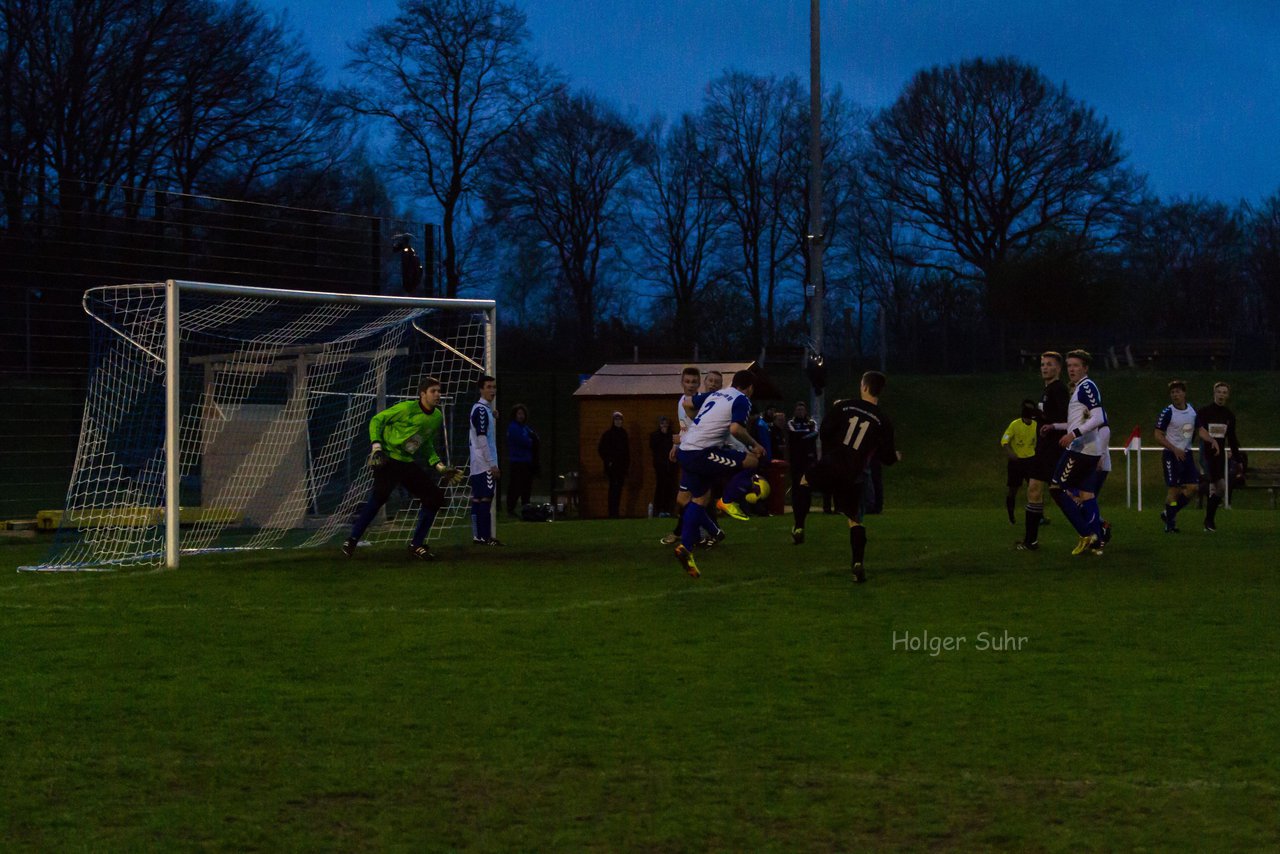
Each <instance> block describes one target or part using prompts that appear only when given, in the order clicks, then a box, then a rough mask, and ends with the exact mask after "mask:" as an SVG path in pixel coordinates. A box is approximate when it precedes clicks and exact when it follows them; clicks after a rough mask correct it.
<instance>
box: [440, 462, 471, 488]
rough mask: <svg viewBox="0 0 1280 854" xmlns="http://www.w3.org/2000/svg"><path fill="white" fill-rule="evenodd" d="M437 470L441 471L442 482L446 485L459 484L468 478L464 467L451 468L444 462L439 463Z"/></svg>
mask: <svg viewBox="0 0 1280 854" xmlns="http://www.w3.org/2000/svg"><path fill="white" fill-rule="evenodd" d="M436 471H438V472H440V482H441V483H442V484H444V485H445V486H457V485H458V484H460V483H462V481H464V480H465V479H466V477H465V476H464V475H463V474H462V469H456V468H450V467H449V466H446V465H445V464H444V463H437V464H436Z"/></svg>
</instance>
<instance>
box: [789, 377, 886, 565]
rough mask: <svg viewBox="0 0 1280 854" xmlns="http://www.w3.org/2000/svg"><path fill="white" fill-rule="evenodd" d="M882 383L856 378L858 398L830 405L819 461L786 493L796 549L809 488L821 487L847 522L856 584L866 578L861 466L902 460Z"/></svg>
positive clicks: (878, 379) (864, 471) (806, 511)
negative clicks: (882, 406)
mask: <svg viewBox="0 0 1280 854" xmlns="http://www.w3.org/2000/svg"><path fill="white" fill-rule="evenodd" d="M884 384H885V376H884V374H882V373H880V372H879V371H867V372H866V373H865V374H863V375H862V382H861V384H860V391H861V395H860V397H857V398H848V399H846V400H837V401H835V402H834V403H832V404H831V408H830V409H829V410H828V411H827V417H826V418H824V419H822V427H821V428H820V430H819V435H820V436H821V438H822V457H821V459H819V460H818V462H817V463H816V464H815V465H814V466H813V467H812V468H811V469H809V471H807V472H806V473H805V474H804V476H803V477H801V478H800V481H799V483H797V484H796V486H795V488H794V489H792V491H791V498H792V513H793V517H794V519H795V527H793V528H792V530H791V538H792V540H793V541H794V542H795V543H796V545H799V544H801V543H803V542H804V520H805V517H806V516H808V515H809V506H810V503H811V501H812V499H813V490H814V489H815V488H817V489H821V490H822V491H823V492H824V493H829V494H830V495H832V497H833V498H834V499H835V506H836V509H837V510H839V511H840V512H841V513H843V514H844V515H845V517H846V518H847V519H848V520H849V547H850V549H851V551H852V564H853V567H852V568H853V580H854V581H855V582H857V583H859V584H861V583H862V582H864V581H866V580H867V574H866V571H865V570H864V569H863V567H862V562H863V557H864V556H865V553H866V550H867V529H866V528H864V527H863V526H862V514H863V510H864V507H863V499H864V497H865V487H866V484H865V479H866V477H867V466H868V465H869V464H870V463H871V461H872V460H873V459H874V460H879V461H880V462H881V463H883V464H884V465H886V466H891V465H893V464H894V463H896V462H897V461H898V460H900V459H902V455H901V454H900V453H898V451H897V449H896V448H894V446H893V424H891V423H890V421H889V418H888V416H886V415H885V414H884V413H883V412H882V411H881V410H880V406H879V402H880V392H882V391H883V390H884Z"/></svg>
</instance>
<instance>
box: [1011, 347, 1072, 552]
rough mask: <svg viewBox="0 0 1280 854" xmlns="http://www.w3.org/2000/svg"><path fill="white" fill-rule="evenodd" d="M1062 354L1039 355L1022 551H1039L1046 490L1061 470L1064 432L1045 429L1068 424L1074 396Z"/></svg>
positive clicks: (1049, 352) (1020, 547)
mask: <svg viewBox="0 0 1280 854" xmlns="http://www.w3.org/2000/svg"><path fill="white" fill-rule="evenodd" d="M1062 366H1063V359H1062V354H1061V353H1059V352H1057V351H1056V350H1046V351H1044V352H1043V353H1041V354H1040V379H1042V380H1044V391H1043V392H1041V394H1040V415H1039V423H1040V424H1041V430H1040V435H1039V437H1038V438H1037V439H1036V455H1035V457H1034V458H1033V459H1034V460H1035V461H1034V462H1033V463H1032V465H1031V480H1030V482H1029V483H1028V484H1027V513H1026V520H1025V533H1024V535H1023V538H1022V539H1021V540H1019V541H1018V543H1017V547H1018V549H1019V550H1020V551H1035V550H1036V549H1038V548H1040V521H1041V520H1042V519H1044V488H1045V484H1047V483H1048V482H1049V481H1051V480H1053V470H1054V469H1055V468H1057V466H1058V459H1059V457H1061V456H1062V448H1060V447H1058V440H1060V439H1061V438H1062V436H1063V431H1062V430H1054V429H1052V428H1050V429H1049V430H1045V429H1044V427H1046V426H1048V425H1051V424H1065V423H1067V402H1068V401H1069V400H1070V399H1071V393H1070V392H1069V391H1068V390H1067V384H1066V383H1064V382H1063V381H1062Z"/></svg>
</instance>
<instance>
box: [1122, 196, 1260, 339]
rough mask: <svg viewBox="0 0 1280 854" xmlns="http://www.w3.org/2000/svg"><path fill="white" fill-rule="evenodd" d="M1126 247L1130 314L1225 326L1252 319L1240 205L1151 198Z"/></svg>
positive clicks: (1167, 326)
mask: <svg viewBox="0 0 1280 854" xmlns="http://www.w3.org/2000/svg"><path fill="white" fill-rule="evenodd" d="M1135 219H1136V223H1135V225H1134V227H1133V228H1132V229H1131V231H1130V233H1129V235H1128V239H1129V246H1128V247H1127V250H1126V256H1127V260H1128V263H1129V266H1130V273H1131V286H1130V288H1129V291H1128V292H1129V295H1130V298H1131V302H1132V308H1131V314H1132V315H1134V317H1135V320H1140V322H1141V323H1142V325H1143V328H1145V329H1150V330H1159V331H1161V332H1165V333H1172V334H1178V335H1187V334H1195V333H1196V332H1199V333H1200V334H1225V333H1227V332H1230V331H1232V330H1234V329H1237V328H1240V327H1242V326H1244V325H1245V323H1244V322H1243V321H1244V318H1243V317H1242V312H1241V306H1242V305H1243V302H1244V289H1245V264H1246V261H1245V256H1246V243H1245V235H1244V222H1243V216H1242V215H1241V212H1240V211H1238V210H1233V209H1231V208H1229V207H1227V206H1226V205H1225V204H1222V203H1221V202H1210V201H1207V200H1205V199H1179V200H1174V201H1172V202H1169V203H1161V202H1158V201H1155V200H1148V201H1147V202H1146V203H1145V204H1144V205H1143V206H1142V215H1141V216H1140V217H1136V218H1135Z"/></svg>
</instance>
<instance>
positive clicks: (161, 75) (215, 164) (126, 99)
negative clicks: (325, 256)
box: [0, 0, 379, 229]
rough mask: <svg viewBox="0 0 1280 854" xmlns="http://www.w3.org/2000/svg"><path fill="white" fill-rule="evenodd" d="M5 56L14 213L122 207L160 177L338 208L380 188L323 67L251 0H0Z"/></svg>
mask: <svg viewBox="0 0 1280 854" xmlns="http://www.w3.org/2000/svg"><path fill="white" fill-rule="evenodd" d="M0 68H3V70H4V78H5V86H4V87H3V88H2V89H0V175H3V180H4V196H5V214H6V224H7V226H8V227H9V228H10V229H14V228H17V227H20V226H21V225H22V224H23V222H24V221H30V220H36V221H45V222H57V223H60V224H64V225H67V224H70V225H74V224H75V223H76V222H77V221H78V220H79V219H80V218H81V217H83V216H84V215H87V214H93V213H100V212H102V211H104V210H107V209H109V208H111V209H121V208H122V209H123V210H124V211H126V212H128V211H129V210H130V208H131V205H132V206H134V207H135V208H136V204H137V203H138V200H139V198H140V197H141V195H142V193H143V192H144V191H146V190H156V189H160V190H164V191H167V192H178V193H186V194H203V195H210V196H223V197H228V198H237V199H255V200H262V201H272V202H280V203H302V204H305V203H313V202H323V203H325V204H327V205H328V206H331V207H335V206H345V207H346V208H353V207H361V206H366V205H368V204H370V203H371V202H373V201H376V199H377V197H378V195H379V194H378V192H377V188H370V187H369V185H368V181H367V180H366V179H364V178H362V174H367V168H366V167H367V164H366V163H365V162H364V160H363V158H364V155H363V150H362V148H361V147H360V146H359V144H358V140H357V136H356V130H357V128H356V125H355V123H354V122H353V121H352V119H351V115H350V114H349V113H348V112H346V111H344V110H342V109H340V107H339V105H338V103H337V101H336V99H335V98H334V97H333V94H332V93H331V92H330V91H328V90H327V89H326V87H325V86H324V85H323V73H322V70H321V69H320V67H319V66H318V65H317V63H316V62H315V60H314V59H313V58H312V57H311V56H310V55H309V54H308V53H307V51H306V50H305V49H304V48H303V47H302V45H301V43H300V41H299V39H298V37H297V36H296V35H295V34H292V33H291V32H290V31H289V29H288V28H287V27H286V26H285V24H284V22H283V21H282V20H278V19H272V18H270V17H269V16H268V15H267V14H266V13H265V12H263V11H262V10H261V9H260V8H258V7H257V6H256V5H254V4H253V3H252V2H250V0H233V2H227V3H221V2H214V0H43V2H33V0H0ZM335 191H336V194H335ZM361 191H365V192H364V194H363V196H362V195H360V192H361ZM370 191H372V192H370Z"/></svg>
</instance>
